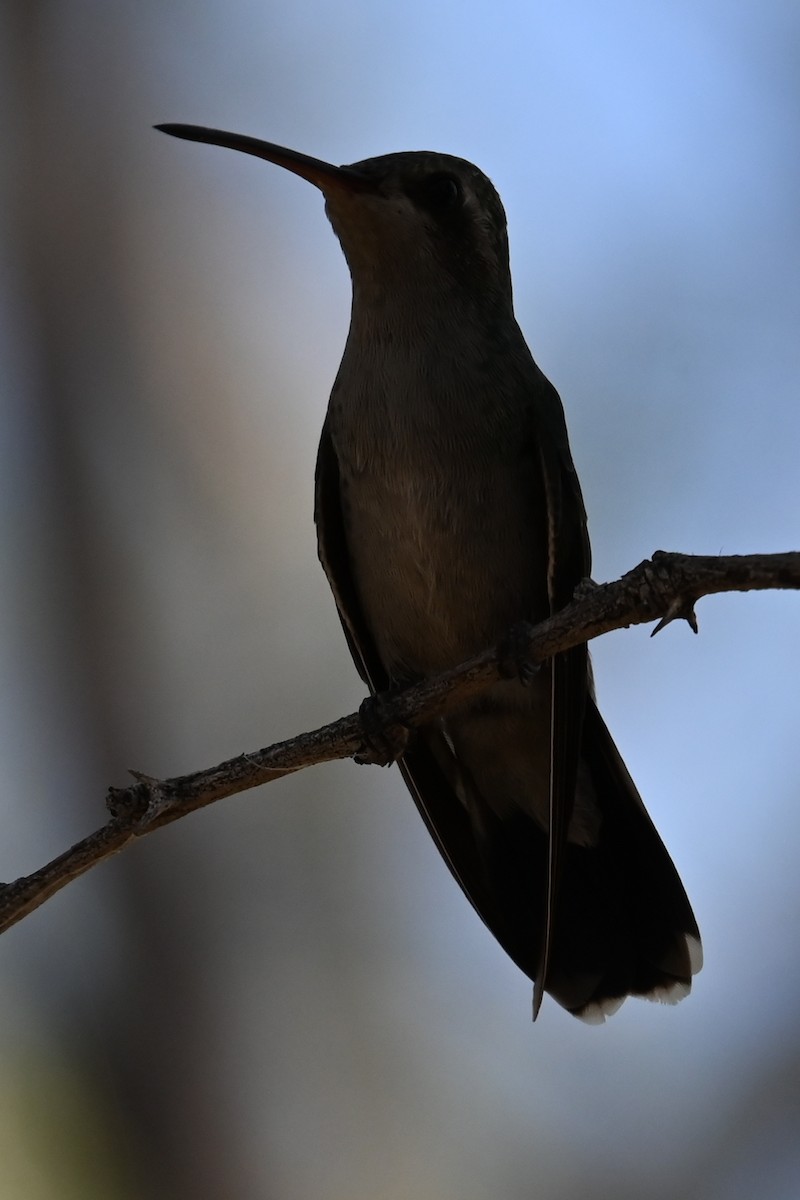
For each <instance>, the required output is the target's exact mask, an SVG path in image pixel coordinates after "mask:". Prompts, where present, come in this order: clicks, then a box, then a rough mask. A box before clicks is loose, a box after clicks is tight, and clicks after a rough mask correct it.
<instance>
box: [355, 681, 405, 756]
mask: <svg viewBox="0 0 800 1200" xmlns="http://www.w3.org/2000/svg"><path fill="white" fill-rule="evenodd" d="M388 708H389V706H388V703H387V701H386V700H385V699H384V698H383V697H382V696H367V698H366V699H365V700H363V701H362V702H361V705H360V707H359V710H358V715H359V717H360V718H361V732H362V734H363V736H364V740H363V742H362V744H361V746H360V747H359V749H358V753H357V754H354V755H353V760H354V762H357V763H359V764H363V765H369V766H376V767H389V766H391V765H392V763H393V762H397V760H398V758H400V756H401V755H402V754H403V753H404V752H405V750H406V747H407V746H408V742H409V737H410V733H411V731H410V730H409V729H408V728H407V726H405V725H399V724H398V723H397V722H392V721H391V720H390V714H389V712H388Z"/></svg>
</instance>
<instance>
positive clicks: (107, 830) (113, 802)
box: [0, 551, 800, 932]
mask: <svg viewBox="0 0 800 1200" xmlns="http://www.w3.org/2000/svg"><path fill="white" fill-rule="evenodd" d="M775 588H800V552H790V553H786V554H750V555H733V556H726V557H706V556H700V555H687V554H668V553H665V552H664V551H657V552H656V553H655V554H654V555H653V557H652V559H646V560H645V561H644V562H642V563H640V564H639V565H638V567H635V568H634V569H633V570H632V571H629V572H628V574H627V575H624V576H623V577H622V579H619V580H617V581H616V582H614V583H606V584H602V585H596V584H591V583H589V582H588V581H587V584H586V585H585V586H582V587H581V588H579V589H578V595H577V597H576V599H575V600H573V602H572V603H571V604H569V605H568V606H567V607H566V608H564V609H562V610H561V611H560V612H559V613H557V614H556V615H555V616H553V617H551V618H550V619H549V620H547V621H542V622H541V624H539V625H536V626H532V627H531V628H530V636H529V641H528V648H527V649H528V654H529V655H530V657H531V658H532V659H533V660H539V661H544V660H546V659H548V658H550V657H552V655H554V654H557V653H559V652H560V651H563V650H568V649H570V647H572V646H576V645H579V644H580V643H581V642H587V641H590V640H591V639H592V638H596V637H599V636H600V635H601V634H603V633H609V632H610V631H611V630H613V629H624V628H627V627H628V626H630V625H641V624H643V623H645V622H647V621H654V620H658V621H659V624H658V626H657V627H656V629H654V631H653V632H654V633H657V632H658V630H659V629H661V628H663V626H664V625H665V624H668V623H669V622H670V621H672V620H675V619H677V618H683V619H685V620H687V621H688V622H689V623H690V625H691V626H692V628H693V629H695V631H696V621H695V617H694V605H695V603H696V602H697V601H698V600H699V599H700V598H701V597H703V596H710V595H713V594H716V593H719V592H749V591H761V590H766V589H775ZM500 654H501V651H500V650H499V648H498V647H494V648H492V649H489V650H486V651H484V652H483V653H481V654H479V655H477V656H476V657H475V658H472V659H470V660H469V661H468V662H465V663H462V664H461V666H459V667H456V668H455V669H454V670H452V671H447V672H445V673H444V674H443V675H438V676H436V677H435V678H431V679H425V680H423V681H422V682H421V683H419V684H416V685H415V686H414V687H410V688H407V689H406V690H405V691H403V692H399V693H397V694H392V693H387V694H386V695H385V696H384V697H382V698H381V704H380V716H381V720H382V721H383V722H385V727H386V728H387V729H389V728H390V727H391V726H392V725H400V726H406V727H409V728H411V729H413V728H415V727H417V726H419V725H423V724H425V723H427V722H430V721H432V720H435V719H436V718H438V717H440V716H442V715H443V714H445V713H447V712H448V711H449V710H451V709H452V708H454V707H456V706H457V705H459V704H462V703H463V702H464V700H465V699H467V698H468V697H469V696H472V695H475V694H476V693H477V692H480V691H482V690H483V689H484V688H486V687H487V686H489V685H490V684H492V683H494V682H496V680H497V679H498V678H499V677H500V666H499V662H500ZM363 746H364V731H363V726H362V723H361V718H360V716H359V714H358V713H351V714H350V715H349V716H347V717H341V718H340V719H339V720H338V721H333V722H332V723H331V724H330V725H325V726H323V727H322V728H321V729H315V730H313V731H312V732H311V733H303V734H299V735H298V736H297V737H293V738H289V739H288V740H287V741H285V742H278V743H276V744H275V745H273V746H268V747H266V748H265V749H263V750H258V751H256V752H255V753H253V754H240V755H239V756H238V757H237V758H232V759H229V760H228V761H227V762H223V763H220V764H219V765H218V766H216V767H211V768H209V769H208V770H204V771H196V772H194V773H192V774H191V775H181V776H177V777H176V778H174V779H165V780H158V779H151V778H150V777H149V776H145V775H142V774H139V773H137V772H134V773H133V774H134V778H135V780H136V782H135V783H133V784H132V785H131V786H130V787H127V788H110V789H109V792H108V796H107V807H108V809H109V811H110V813H111V819H110V820H109V821H108V822H107V824H105V825H104V826H102V828H100V829H98V830H97V831H96V832H95V833H92V834H90V835H89V836H88V837H86V838H84V839H83V840H82V841H80V842H78V843H76V845H74V846H72V848H71V849H69V850H67V851H65V852H64V853H63V854H61V855H59V856H58V858H55V859H53V860H52V862H49V863H47V865H46V866H44V867H41V868H40V869H39V870H38V871H34V872H33V873H32V874H31V875H25V876H22V877H21V878H19V879H17V880H15V881H14V882H13V883H9V884H5V885H4V886H2V888H0V932H2V931H3V930H5V929H8V928H9V927H10V926H11V925H14V924H16V922H17V921H20V920H21V919H22V918H23V917H24V916H26V915H27V914H28V913H29V912H33V910H34V909H36V908H38V907H39V905H41V904H43V903H44V902H45V900H47V899H48V898H49V897H50V896H52V895H54V894H55V893H56V892H57V891H60V889H61V888H62V887H64V886H65V884H67V883H69V882H70V880H72V879H77V878H78V877H79V876H80V875H83V874H84V873H85V872H86V871H88V870H90V868H91V867H93V866H96V865H97V864H98V863H100V862H104V861H105V859H107V858H110V857H111V856H112V855H113V854H118V853H119V851H120V850H122V849H124V847H125V846H127V845H128V844H129V843H130V842H132V841H134V840H135V839H137V838H141V837H144V836H145V834H148V833H152V832H153V831H154V830H155V829H160V828H161V826H162V825H168V824H169V823H170V822H171V821H176V820H178V818H180V817H184V816H186V815H187V814H188V813H190V812H194V811H195V809H198V808H203V807H205V805H207V804H213V803H214V801H216V800H221V799H223V797H225V796H232V795H234V794H236V793H237V792H243V791H246V790H247V788H252V787H257V786H259V785H260V784H262V783H271V782H272V781H273V780H275V779H280V778H281V777H282V776H284V775H289V774H291V773H292V772H294V771H299V770H301V769H302V768H304V767H310V766H314V765H315V764H317V763H323V762H329V761H331V760H332V759H337V758H352V757H354V756H356V755H357V754H358V753H359V751H360V750H362V749H363Z"/></svg>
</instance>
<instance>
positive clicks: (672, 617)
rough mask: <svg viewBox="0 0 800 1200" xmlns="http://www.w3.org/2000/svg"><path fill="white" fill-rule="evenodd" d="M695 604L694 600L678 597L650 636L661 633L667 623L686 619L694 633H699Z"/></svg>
mask: <svg viewBox="0 0 800 1200" xmlns="http://www.w3.org/2000/svg"><path fill="white" fill-rule="evenodd" d="M694 605H695V602H694V600H691V599H689V600H686V599H683V598H682V597H676V599H675V600H673V601H672V603H671V604H670V606H669V608H668V609H667V611H666V613H665V615H664V616H663V617H662V618H661V620H660V621H659V622H658V624H657V625H656V627H655V629H654V630H653V632H652V633H651V634H650V637H655V636H656V634H657V633H660V632H661V630H662V629H666V627H667V625H670V624H671V623H672V622H673V621H685V622H686V623H687V625H688V626H689V628H690V629H691V631H692V633H698V632H699V630H698V625H697V615H696V613H695V611H694Z"/></svg>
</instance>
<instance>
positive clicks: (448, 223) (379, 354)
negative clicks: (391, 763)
mask: <svg viewBox="0 0 800 1200" xmlns="http://www.w3.org/2000/svg"><path fill="white" fill-rule="evenodd" d="M158 128H160V129H162V130H164V131H165V132H167V133H171V134H174V135H175V136H177V137H182V138H188V139H190V140H194V141H200V142H209V143H213V144H215V145H221V146H227V147H229V148H231V149H235V150H242V151H245V152H246V153H248V154H254V155H256V156H258V157H260V158H263V159H266V160H267V161H269V162H273V163H276V164H278V165H279V166H282V167H285V168H287V169H288V170H289V171H292V172H294V173H295V174H297V175H300V176H302V177H303V178H304V179H307V180H309V181H310V182H311V183H313V184H315V185H316V186H317V187H318V188H320V190H321V191H322V192H323V194H324V196H325V200H326V212H327V214H328V217H329V219H330V221H331V224H332V225H333V228H334V231H335V232H336V234H337V236H338V238H339V241H340V242H341V245H342V249H343V251H344V255H345V258H346V259H347V263H348V266H349V268H350V273H351V276H352V282H353V303H352V315H351V324H350V332H349V335H348V338H347V344H346V347H345V351H344V357H343V360H342V364H341V367H340V369H339V373H338V376H337V378H336V382H335V383H334V386H333V392H332V394H331V398H330V404H329V408H328V413H327V417H326V419H325V424H324V427H323V431H322V439H321V443H320V447H319V456H318V462H317V474H316V509H315V516H316V523H317V530H318V537H319V553H320V558H321V561H322V565H323V567H324V569H325V572H326V574H327V576H328V580H329V581H330V585H331V588H332V590H333V594H334V597H335V600H336V604H337V608H338V611H339V616H340V618H341V621H342V625H343V627H344V632H345V636H346V638H347V641H348V645H349V647H350V651H351V653H352V656H353V659H354V660H355V664H356V667H357V668H358V670H359V672H360V674H361V676H362V678H363V679H364V680H365V682H366V683H367V684H368V685H369V687H370V689H371V691H372V692H373V693H378V692H383V691H385V690H386V689H389V688H396V687H400V686H403V685H407V684H410V683H413V682H415V681H417V680H419V679H422V678H424V677H425V676H429V675H433V674H435V673H437V672H440V671H442V670H445V669H446V668H449V667H453V666H455V665H457V664H458V663H460V662H462V661H464V660H465V659H467V658H469V657H470V656H471V655H473V654H476V653H478V652H479V651H480V650H482V649H484V648H486V647H488V646H490V645H492V644H494V643H496V642H498V640H501V639H502V638H503V637H504V635H506V634H507V633H508V631H509V629H511V628H513V627H514V626H515V625H516V624H517V623H519V622H521V621H529V622H536V621H540V620H542V619H543V618H545V617H547V616H549V615H550V614H552V613H554V612H556V611H558V610H559V609H560V608H562V607H563V606H564V605H566V604H567V603H568V602H569V601H570V600H571V598H572V596H573V593H574V591H575V588H576V587H577V585H578V584H579V583H580V582H581V581H582V580H584V579H585V578H586V577H588V575H589V571H590V550H589V538H588V534H587V528H586V514H585V511H584V505H583V499H582V496H581V490H580V486H579V483H578V479H577V476H576V473H575V468H574V466H573V463H572V457H571V455H570V449H569V443H568V440H567V430H566V425H565V422H564V414H563V410H562V407H561V402H560V400H559V397H558V394H557V393H556V391H555V389H554V388H553V387H552V385H551V384H550V383H549V382H548V380H547V379H546V378H545V376H544V375H543V374H542V372H541V371H540V370H539V368H538V367H537V365H536V363H535V362H534V360H533V358H532V357H531V354H530V352H529V350H528V347H527V345H526V343H525V340H524V338H523V336H522V333H521V332H520V329H519V327H518V325H517V322H516V320H515V317H514V310H513V304H512V288H511V274H510V268H509V256H508V239H507V233H506V218H505V213H504V211H503V206H502V204H501V202H500V198H499V196H498V195H497V192H496V191H495V189H494V187H493V186H492V184H491V183H490V182H489V180H488V179H487V178H486V176H485V175H484V174H482V172H481V171H479V170H478V168H477V167H475V166H473V165H472V164H471V163H469V162H466V161H464V160H463V159H460V158H454V157H452V156H450V155H446V154H434V153H430V152H411V153H399V154H388V155H384V156H381V157H379V158H371V159H367V160H365V161H363V162H357V163H353V164H352V165H350V166H345V167H336V166H332V165H331V164H328V163H324V162H320V161H319V160H317V159H313V158H309V157H308V156H306V155H302V154H299V153H297V152H296V151H292V150H287V149H284V148H282V147H279V146H275V145H272V144H271V143H269V142H262V141H259V140H257V139H254V138H248V137H243V136H241V135H238V134H231V133H226V132H223V131H220V130H214V129H205V128H201V127H197V126H191V125H190V126H187V125H162V126H159V127H158ZM522 674H524V672H523V673H522ZM399 765H400V770H401V771H402V774H403V778H404V779H405V782H406V784H407V785H408V788H409V790H410V792H411V794H412V796H413V797H414V800H415V801H416V804H417V806H418V808H419V811H420V813H421V814H422V817H423V819H424V820H425V822H426V824H427V826H428V828H429V830H430V832H431V834H432V835H433V838H434V840H435V841H436V843H437V845H438V847H439V849H440V851H441V853H442V855H443V857H444V859H445V861H446V863H447V865H448V866H449V868H450V870H451V871H452V873H453V875H454V876H455V878H456V879H457V880H458V882H459V884H460V885H461V887H462V888H463V890H464V892H465V893H466V895H467V897H468V898H469V900H470V901H471V902H472V904H473V906H474V908H475V909H476V911H477V912H478V913H479V915H480V916H481V917H482V918H483V920H484V921H485V923H486V925H487V926H488V928H489V929H490V930H491V932H492V933H493V934H494V936H495V937H496V938H497V940H498V942H499V943H500V944H501V946H502V947H503V948H504V949H505V950H506V952H507V953H508V954H509V955H510V956H511V958H512V959H513V960H514V962H515V963H516V964H517V965H518V966H519V967H520V968H521V970H522V971H524V972H525V974H526V975H528V976H529V977H530V978H531V979H532V980H533V981H534V984H535V989H534V1015H536V1012H538V1009H539V1005H540V1003H541V999H542V994H543V992H544V991H547V992H549V993H550V994H551V995H552V996H553V997H554V998H555V999H556V1000H557V1001H558V1002H559V1003H560V1004H562V1005H563V1006H564V1007H565V1008H566V1009H568V1010H569V1011H570V1012H571V1013H574V1014H575V1016H577V1017H581V1018H583V1019H584V1020H586V1021H591V1022H599V1021H603V1020H604V1019H605V1017H606V1016H607V1015H608V1014H609V1013H611V1012H614V1011H615V1010H616V1009H617V1008H618V1007H619V1006H620V1004H621V1003H622V1002H623V1000H624V999H625V997H626V996H628V995H636V996H644V997H647V998H649V999H655V1000H663V1001H668V1002H674V1001H677V1000H679V999H681V997H683V996H685V995H686V994H687V993H688V992H689V990H690V987H691V979H692V975H693V974H694V973H695V972H696V971H697V970H699V968H700V964H701V950H700V938H699V933H698V929H697V924H696V922H695V919H694V916H693V914H692V910H691V907H690V905H689V901H688V900H687V897H686V894H685V892H684V889H683V886H682V884H681V882H680V879H679V877H678V874H677V872H676V870H675V867H674V866H673V864H672V861H671V859H670V857H669V854H668V853H667V851H666V849H665V847H664V845H663V843H662V841H661V839H660V838H659V836H658V833H657V832H656V829H655V827H654V825H653V824H652V822H651V820H650V818H649V816H648V815H647V812H646V810H645V808H644V805H643V803H642V801H641V799H640V797H639V794H638V792H637V790H636V787H635V786H634V784H633V781H632V780H631V777H630V775H629V774H628V772H627V770H626V769H625V765H624V763H623V762H622V759H621V757H620V755H619V752H618V751H617V749H616V747H615V745H614V742H613V741H612V739H611V736H610V734H609V732H608V730H607V728H606V726H605V724H604V722H603V719H602V717H601V716H600V713H599V712H598V709H597V705H596V703H595V699H594V691H593V686H592V682H591V673H590V667H589V658H588V652H587V649H586V647H585V646H579V647H576V648H575V649H573V650H570V651H568V652H566V653H563V654H559V655H557V656H556V657H555V658H554V659H553V660H552V661H551V662H548V663H546V664H543V665H542V667H541V668H540V669H539V670H538V671H536V672H535V673H534V674H533V676H532V678H531V679H529V680H523V678H522V677H521V676H520V677H514V678H509V679H504V680H502V681H501V682H498V683H497V684H495V685H494V686H493V687H491V688H490V689H489V690H488V691H487V692H485V693H484V694H482V695H480V696H479V697H477V698H471V699H469V700H467V701H465V702H464V703H463V705H462V706H461V707H460V708H458V709H457V711H455V712H452V713H449V714H448V715H447V716H446V717H445V718H444V719H441V720H437V721H435V722H432V723H431V724H430V725H426V726H424V727H422V728H421V729H420V730H419V731H418V732H417V733H416V735H415V736H414V737H412V738H411V739H410V740H409V742H408V744H407V746H406V747H405V749H404V750H403V752H402V754H401V756H400V758H399Z"/></svg>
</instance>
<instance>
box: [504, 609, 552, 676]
mask: <svg viewBox="0 0 800 1200" xmlns="http://www.w3.org/2000/svg"><path fill="white" fill-rule="evenodd" d="M532 632H533V626H532V625H531V623H530V621H519V622H518V623H517V624H516V625H514V626H512V628H511V629H510V630H509V632H508V633H507V634H506V636H505V637H504V638H503V640H502V641H501V642H500V645H499V647H498V651H497V665H498V668H499V670H500V674H501V675H502V676H503V677H504V678H505V679H518V680H519V681H520V683H521V684H522V686H523V687H527V686H528V684H529V683H530V682H531V680H532V679H533V677H534V676H535V675H536V674H537V673H538V671H539V668H540V667H541V665H542V664H541V663H540V662H539V660H538V659H536V658H534V657H533V655H532V654H531V652H530V649H529V647H530V642H531V633H532Z"/></svg>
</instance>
